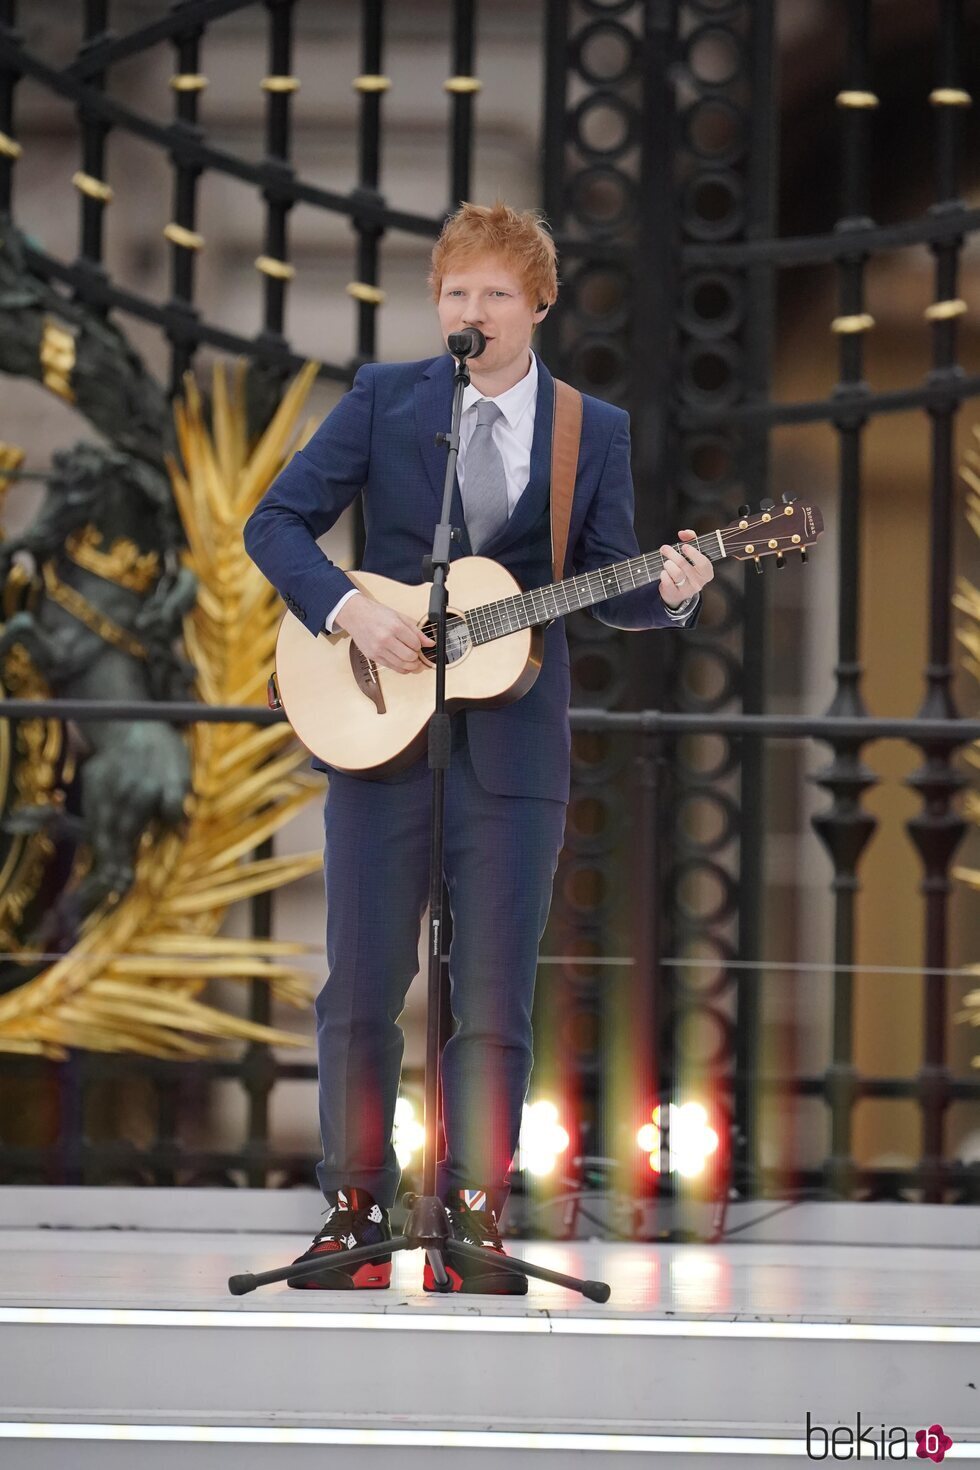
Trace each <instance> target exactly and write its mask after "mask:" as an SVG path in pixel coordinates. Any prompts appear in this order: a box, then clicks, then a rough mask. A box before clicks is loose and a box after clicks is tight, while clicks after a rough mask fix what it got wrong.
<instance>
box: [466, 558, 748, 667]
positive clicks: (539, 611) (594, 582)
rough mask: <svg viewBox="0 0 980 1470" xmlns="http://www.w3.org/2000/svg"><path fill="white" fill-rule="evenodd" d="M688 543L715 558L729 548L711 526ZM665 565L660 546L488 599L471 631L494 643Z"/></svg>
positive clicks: (635, 583) (473, 612)
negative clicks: (526, 589)
mask: <svg viewBox="0 0 980 1470" xmlns="http://www.w3.org/2000/svg"><path fill="white" fill-rule="evenodd" d="M680 544H681V543H678V549H679V547H680ZM684 544H686V545H689V546H696V547H697V549H698V550H699V551H701V552H703V553H704V555H705V556H706V557H708V559H709V560H710V561H722V560H723V559H724V557H725V556H726V554H727V553H726V551H725V543H724V541H723V539H722V535H721V532H720V531H711V532H710V533H709V534H708V535H706V536H699V537H698V538H697V540H696V541H691V542H686V543H684ZM663 569H664V559H663V557H662V556H661V555H660V552H659V551H650V552H647V553H646V555H644V556H633V557H630V559H629V560H628V561H618V562H613V563H611V564H610V565H609V566H607V567H599V568H597V570H596V571H594V572H582V573H580V575H579V576H577V577H566V578H565V580H564V581H563V582H552V583H550V584H549V585H548V586H547V587H534V588H532V589H531V591H530V592H522V593H521V594H520V595H519V596H516V597H503V598H501V599H500V601H499V602H487V603H484V604H483V606H482V607H473V608H470V609H469V610H468V612H467V614H466V621H467V623H468V625H469V629H470V637H471V638H472V640H473V642H474V643H492V642H493V640H494V639H495V638H504V637H506V636H507V634H508V633H517V632H519V631H520V630H521V629H522V628H537V627H540V625H541V624H542V623H550V622H551V621H552V620H553V619H554V618H564V617H567V615H568V614H569V613H572V612H578V611H580V610H581V609H582V608H583V607H591V606H592V605H593V603H596V602H605V600H606V598H607V597H617V596H618V595H619V594H620V593H621V592H633V591H635V590H636V588H637V587H647V586H649V584H650V583H651V582H655V581H657V580H658V578H659V577H660V573H661V572H662V571H663Z"/></svg>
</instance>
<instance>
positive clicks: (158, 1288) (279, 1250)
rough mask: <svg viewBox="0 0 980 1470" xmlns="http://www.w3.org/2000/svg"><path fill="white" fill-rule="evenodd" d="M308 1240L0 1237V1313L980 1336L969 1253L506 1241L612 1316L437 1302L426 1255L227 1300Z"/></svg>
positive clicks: (539, 1305)
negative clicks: (819, 1328) (338, 1284)
mask: <svg viewBox="0 0 980 1470" xmlns="http://www.w3.org/2000/svg"><path fill="white" fill-rule="evenodd" d="M308 1243H309V1242H308V1240H307V1239H306V1238H304V1236H301V1235H292V1234H290V1235H279V1234H275V1235H267V1234H258V1233H248V1234H241V1235H230V1234H228V1233H210V1232H208V1233H201V1234H196V1233H189V1232H175V1231H161V1232H158V1233H156V1232H153V1231H148V1230H138V1231H119V1230H70V1231H62V1230H16V1229H8V1230H0V1307H3V1308H4V1309H8V1311H9V1309H12V1308H21V1309H23V1308H35V1309H37V1308H55V1307H57V1308H69V1307H73V1308H80V1309H81V1308H88V1309H99V1308H102V1309H106V1308H111V1309H113V1310H114V1311H119V1310H125V1309H130V1310H132V1309H143V1310H147V1311H198V1312H202V1311H203V1312H214V1311H221V1312H227V1311H231V1312H283V1311H288V1312H303V1313H309V1312H312V1313H319V1312H338V1311H339V1312H343V1313H350V1312H351V1311H356V1312H365V1313H375V1312H417V1311H424V1312H429V1313H433V1312H435V1313H439V1314H442V1313H445V1312H449V1313H457V1314H458V1313H462V1314H465V1315H467V1316H472V1315H473V1314H478V1315H481V1316H500V1315H503V1316H514V1315H516V1316H523V1317H534V1316H541V1315H547V1316H554V1315H556V1314H558V1315H561V1316H566V1317H567V1316H575V1317H588V1318H593V1319H599V1320H603V1319H608V1318H616V1319H621V1320H628V1319H632V1320H634V1321H642V1320H649V1321H651V1322H652V1321H661V1322H662V1323H664V1324H669V1322H670V1320H671V1319H675V1320H676V1319H679V1318H680V1319H704V1320H708V1321H712V1322H715V1323H724V1322H740V1323H743V1324H747V1323H751V1322H760V1321H761V1322H767V1323H772V1322H779V1321H782V1322H786V1323H804V1322H811V1323H818V1322H830V1323H833V1322H836V1323H848V1322H855V1321H860V1322H862V1323H867V1324H872V1323H903V1324H906V1325H916V1324H918V1325H920V1326H947V1327H949V1326H957V1325H959V1326H974V1327H978V1328H980V1269H978V1264H977V1252H976V1249H975V1248H972V1247H970V1246H962V1247H959V1248H957V1247H953V1246H946V1247H943V1248H940V1249H934V1248H928V1247H908V1246H894V1247H888V1246H881V1245H874V1246H872V1245H851V1246H845V1245H827V1246H820V1245H773V1244H766V1245H739V1244H735V1243H732V1244H730V1245H719V1246H707V1245H628V1244H603V1243H596V1242H573V1243H568V1244H564V1243H556V1242H552V1241H547V1242H545V1241H536V1242H527V1241H508V1242H507V1243H506V1244H507V1249H508V1251H509V1252H510V1253H512V1254H514V1255H517V1256H521V1257H523V1258H524V1259H526V1260H528V1261H533V1262H535V1263H536V1264H538V1265H541V1266H547V1267H549V1268H550V1269H551V1270H554V1271H562V1272H565V1273H566V1274H568V1275H573V1276H581V1277H587V1278H591V1279H593V1280H595V1279H598V1280H602V1281H606V1282H608V1284H609V1286H610V1287H611V1288H612V1295H611V1297H610V1300H609V1302H608V1303H607V1304H606V1305H605V1306H597V1305H595V1304H594V1303H591V1302H588V1301H586V1300H585V1299H584V1298H582V1297H580V1296H578V1295H576V1294H574V1293H572V1292H568V1291H566V1290H565V1289H564V1288H562V1287H560V1286H552V1285H550V1284H548V1283H547V1282H541V1281H531V1282H530V1283H529V1292H528V1295H527V1296H526V1297H510V1298H504V1299H502V1300H501V1299H495V1298H493V1297H459V1296H440V1297H435V1296H430V1295H426V1294H424V1293H423V1291H422V1287H421V1277H422V1265H423V1258H422V1255H421V1252H417V1251H416V1252H406V1253H404V1254H402V1255H396V1256H395V1258H394V1263H393V1272H392V1284H391V1287H390V1289H388V1290H387V1291H363V1292H358V1293H356V1295H354V1294H351V1293H347V1292H342V1293H331V1292H307V1291H302V1292H301V1291H292V1290H290V1288H289V1287H287V1286H286V1285H285V1283H283V1282H280V1283H277V1284H274V1285H272V1286H265V1287H262V1288H260V1289H259V1290H257V1291H255V1292H252V1293H251V1294H250V1295H248V1296H247V1297H233V1296H231V1295H230V1294H229V1292H228V1289H227V1281H228V1277H229V1276H231V1275H233V1274H234V1273H236V1272H241V1271H267V1270H270V1269H272V1268H274V1267H276V1266H283V1265H286V1264H287V1263H288V1262H289V1261H291V1260H292V1259H293V1258H294V1257H295V1256H297V1255H299V1254H300V1253H301V1252H302V1251H303V1250H305V1249H306V1246H307V1244H308ZM5 1315H6V1314H5ZM7 1320H10V1318H9V1315H7ZM978 1410H980V1398H978Z"/></svg>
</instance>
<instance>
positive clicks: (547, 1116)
mask: <svg viewBox="0 0 980 1470" xmlns="http://www.w3.org/2000/svg"><path fill="white" fill-rule="evenodd" d="M569 1141H570V1140H569V1137H568V1133H567V1131H566V1130H565V1129H564V1128H563V1127H562V1126H561V1123H560V1122H559V1121H558V1109H557V1108H556V1107H555V1104H554V1103H553V1102H549V1101H548V1100H547V1099H546V1098H542V1099H540V1100H539V1101H538V1102H535V1103H531V1105H530V1107H529V1106H528V1105H527V1103H525V1104H524V1112H523V1115H522V1119H521V1142H520V1148H519V1152H518V1159H519V1167H520V1168H521V1169H523V1170H525V1171H526V1172H527V1173H528V1174H537V1175H539V1176H543V1175H545V1174H550V1173H552V1171H553V1170H554V1167H555V1165H556V1164H557V1162H558V1158H559V1155H560V1154H563V1153H564V1152H565V1150H566V1149H567V1148H568V1145H569Z"/></svg>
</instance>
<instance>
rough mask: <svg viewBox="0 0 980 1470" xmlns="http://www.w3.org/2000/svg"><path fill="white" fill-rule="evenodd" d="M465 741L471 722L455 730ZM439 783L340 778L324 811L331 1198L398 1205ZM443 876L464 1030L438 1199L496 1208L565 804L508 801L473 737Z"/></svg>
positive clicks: (527, 1068)
mask: <svg viewBox="0 0 980 1470" xmlns="http://www.w3.org/2000/svg"><path fill="white" fill-rule="evenodd" d="M454 725H455V726H456V727H457V732H461V731H465V724H464V721H463V720H462V719H459V718H457V719H456V720H455V721H454ZM431 781H432V778H431V774H430V773H429V771H428V769H427V764H426V762H425V761H424V760H423V761H421V762H419V763H418V766H417V767H413V768H412V771H411V773H409V777H408V779H406V780H402V781H395V782H383V781H362V780H358V779H357V778H355V777H350V776H344V775H339V774H337V775H334V776H332V777H331V780H330V787H329V791H328V794H327V801H326V807H325V815H324V821H325V831H326V856H325V872H326V889H327V965H328V977H327V982H326V984H325V985H324V987H323V989H322V990H321V991H320V994H319V996H318V997H317V1001H316V1017H317V1046H318V1066H319V1085H320V1133H321V1140H322V1143H323V1162H322V1163H321V1164H320V1165H319V1166H318V1168H317V1177H318V1180H319V1183H320V1187H321V1189H323V1190H324V1191H326V1190H331V1189H338V1188H341V1187H343V1186H344V1185H347V1186H354V1187H360V1188H363V1189H367V1190H369V1191H370V1193H371V1194H372V1195H373V1196H374V1198H375V1199H376V1200H377V1201H378V1203H379V1204H380V1205H382V1206H383V1207H385V1208H390V1207H391V1205H392V1204H393V1203H394V1201H395V1197H396V1194H397V1190H398V1184H399V1179H400V1170H399V1167H398V1162H397V1159H396V1157H395V1152H394V1147H393V1145H392V1141H391V1133H392V1125H393V1119H394V1110H395V1102H396V1099H397V1096H398V1082H399V1075H400V1071H401V1061H402V1051H403V1046H404V1038H403V1035H402V1031H401V1028H400V1026H399V1025H398V1024H397V1018H398V1016H399V1014H400V1012H401V1010H402V1008H403V1006H404V1003H405V996H406V992H407V990H408V987H409V985H410V983H411V981H412V978H413V976H414V975H415V973H416V971H417V969H418V967H419V964H418V944H419V935H420V930H421V920H422V915H423V913H424V911H425V908H426V905H427V903H428V895H429V843H430V827H431V822H430V817H431V805H430V804H431ZM445 812H446V815H445V854H444V873H445V878H446V883H447V886H448V889H449V899H450V909H451V912H452V918H453V939H452V945H451V949H450V955H449V975H450V988H451V1001H452V1011H453V1017H454V1020H455V1023H456V1029H455V1032H454V1034H453V1035H452V1036H451V1037H450V1039H449V1040H448V1041H447V1043H446V1046H445V1051H444V1053H443V1069H442V1085H443V1112H444V1118H445V1126H446V1155H445V1157H444V1158H443V1159H442V1160H441V1161H440V1166H439V1175H438V1185H437V1187H438V1190H439V1194H440V1196H441V1197H444V1196H445V1194H446V1193H447V1191H448V1190H450V1189H453V1188H461V1187H467V1188H483V1189H486V1190H487V1191H488V1194H489V1197H490V1202H491V1204H492V1205H493V1206H494V1207H495V1208H497V1209H498V1211H499V1209H500V1208H501V1207H502V1205H503V1202H504V1200H505V1199H506V1197H507V1184H506V1175H507V1171H508V1169H509V1167H510V1163H511V1160H512V1158H513V1155H514V1153H515V1151H516V1148H517V1142H518V1136H519V1133H520V1124H521V1109H522V1106H523V1103H524V1099H525V1096H526V1094H527V1085H528V1079H529V1076H530V1072H531V1061H532V1051H531V1002H532V999H533V994H534V980H535V973H536V969H537V958H538V945H539V942H540V939H541V935H542V933H543V932H544V927H545V922H546V920H547V917H548V909H549V906H550V903H551V890H552V884H553V881H554V875H555V868H556V866H557V863H558V854H559V852H560V850H561V844H562V838H563V835H564V827H565V804H564V802H560V801H552V800H546V799H544V798H536V797H513V796H496V795H494V794H493V793H491V792H489V791H486V790H484V788H483V787H482V786H481V785H480V783H479V781H478V780H477V778H476V775H475V773H474V770H473V765H472V762H471V760H470V755H469V750H468V748H467V745H466V740H465V735H463V736H462V738H460V735H459V733H457V738H456V740H455V741H454V749H453V755H452V762H451V765H450V768H449V772H448V775H447V779H446V801H445Z"/></svg>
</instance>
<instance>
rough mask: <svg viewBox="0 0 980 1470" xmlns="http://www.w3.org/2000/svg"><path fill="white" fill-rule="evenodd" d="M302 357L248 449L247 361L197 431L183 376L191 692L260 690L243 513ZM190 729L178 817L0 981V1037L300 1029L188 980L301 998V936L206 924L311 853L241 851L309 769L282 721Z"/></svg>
mask: <svg viewBox="0 0 980 1470" xmlns="http://www.w3.org/2000/svg"><path fill="white" fill-rule="evenodd" d="M315 372H316V369H315V365H309V366H307V367H306V368H305V369H304V370H303V371H302V372H301V373H300V374H299V375H298V376H297V378H296V379H295V381H294V382H293V383H292V384H291V385H290V387H289V389H288V390H287V392H286V394H285V395H284V397H283V400H282V402H281V404H280V406H279V408H278V410H277V412H276V414H275V416H274V418H273V419H272V421H271V423H270V424H269V426H268V428H267V429H266V430H265V432H264V433H263V434H262V435H261V437H260V438H259V440H258V441H257V443H256V444H255V445H254V446H253V447H252V448H251V449H249V447H248V444H247V436H246V428H245V424H246V415H245V373H244V367H240V368H239V370H238V371H237V372H236V374H235V376H234V380H233V383H232V384H231V386H230V387H229V385H228V382H227V379H226V375H225V373H224V370H223V369H222V368H221V367H220V366H219V367H218V368H216V370H215V374H214V389H213V409H212V429H211V430H210V431H209V429H208V427H207V425H206V423H205V419H204V414H203V410H202V404H201V398H200V394H199V392H198V389H197V385H196V383H195V381H194V380H193V378H192V377H190V376H188V377H187V379H186V380H185V396H184V399H183V401H182V402H179V403H178V404H177V405H176V409H175V415H176V427H177V439H178V444H179V448H180V461H181V462H180V463H179V464H178V463H176V462H171V463H170V465H169V469H170V474H171V480H172V484H173V489H174V496H175V499H176V502H177V505H178V507H179V510H180V514H181V517H182V520H183V524H184V528H185V531H186V535H187V543H188V550H187V552H186V562H187V565H188V566H189V567H190V569H191V570H192V571H193V572H194V574H195V576H196V577H197V579H198V584H199V596H198V600H197V603H196V605H195V607H194V608H193V609H192V611H191V612H190V613H189V615H188V616H187V618H186V620H185V628H184V636H185V644H186V648H187V651H188V653H189V655H190V657H191V659H192V661H193V663H194V665H195V668H196V671H197V691H198V694H199V697H200V699H201V701H202V703H204V704H212V705H215V704H222V705H223V704H254V705H261V704H262V703H263V702H264V693H265V682H266V676H267V673H268V670H269V668H270V667H271V666H272V659H273V649H274V645H275V637H276V631H277V628H278V624H279V620H280V618H281V616H282V606H281V603H280V601H279V599H278V597H277V596H276V594H275V592H274V590H273V589H272V588H271V587H270V586H269V585H268V583H267V582H266V581H265V579H264V578H263V577H262V575H261V573H260V572H259V571H258V570H257V569H256V568H255V567H254V566H253V565H252V563H251V562H250V561H249V559H248V557H247V556H246V554H245V550H244V547H243V545H242V537H241V528H242V525H243V523H244V521H245V519H246V517H247V516H248V515H249V513H250V512H251V510H252V509H253V508H254V506H255V505H256V503H257V502H258V500H259V499H260V497H261V496H262V494H263V493H264V491H265V489H266V487H267V486H268V485H269V483H270V482H271V481H272V479H273V478H274V477H275V475H276V474H277V473H278V471H279V469H280V468H281V466H282V464H283V463H284V462H285V460H286V458H288V453H289V449H290V445H291V442H292V440H293V436H294V433H295V430H296V427H297V423H298V421H299V416H300V414H301V412H302V408H303V404H304V402H305V399H306V396H307V394H308V392H309V389H310V386H311V384H312V382H313V379H314V377H315ZM89 549H92V548H89ZM38 726H39V732H42V731H43V729H44V726H43V725H41V722H38ZM188 739H189V741H190V743H191V748H192V756H193V771H194V782H193V795H192V797H191V799H190V801H189V803H188V807H189V810H188V819H187V824H186V827H185V828H184V829H183V830H182V831H180V832H167V833H158V832H155V831H153V830H152V829H151V830H148V831H146V832H145V833H144V834H143V838H142V843H141V849H140V853H139V856H138V859H137V863H136V877H135V881H134V883H133V886H132V888H131V889H130V890H129V892H127V893H126V894H125V895H123V897H122V898H121V899H120V901H119V902H118V903H116V904H114V905H113V904H105V905H103V906H102V907H101V908H100V909H99V910H97V911H96V912H95V913H94V914H92V915H91V916H90V917H89V919H88V921H87V922H86V924H85V926H84V928H83V931H82V933H81V936H80V938H79V939H78V941H77V942H76V943H75V945H74V946H73V947H72V949H71V950H70V952H68V953H67V954H65V955H63V956H61V957H60V958H59V959H57V960H56V961H54V962H53V963H51V964H49V965H48V966H47V968H45V969H44V970H43V971H42V972H41V973H39V974H38V975H36V976H34V978H32V979H30V980H28V981H27V982H26V983H25V984H23V985H21V986H20V987H19V988H18V989H16V990H14V991H11V992H8V993H7V994H6V995H4V996H3V997H2V998H0V1051H18V1052H32V1053H37V1054H42V1055H46V1056H50V1057H63V1056H64V1055H65V1050H66V1048H68V1047H81V1048H88V1049H91V1050H95V1051H131V1052H139V1053H142V1054H144V1055H147V1056H156V1057H169V1058H182V1057H183V1058H189V1057H199V1056H204V1055H208V1054H210V1053H211V1052H212V1051H213V1049H214V1047H215V1044H216V1043H218V1042H221V1041H226V1040H231V1039H238V1040H256V1041H265V1042H269V1043H278V1044H286V1045H288V1044H293V1045H295V1044H303V1039H302V1038H300V1037H297V1036H295V1035H294V1034H292V1033H290V1032H288V1031H280V1030H277V1029H275V1028H273V1027H269V1026H262V1025H259V1024H256V1023H254V1022H251V1021H248V1020H244V1019H242V1018H240V1017H238V1016H236V1015H233V1014H231V1013H230V1012H227V1011H225V1010H222V1009H220V1008H219V1007H218V1006H216V1005H214V1004H211V1003H209V1002H208V1000H207V999H205V998H202V991H203V990H204V988H205V986H206V984H207V982H208V981H209V980H211V979H214V978H219V977H220V978H232V979H236V980H253V979H262V980H265V981H267V982H268V983H269V985H270V987H271V989H272V991H273V993H274V994H275V995H276V996H277V997H278V998H279V999H281V1000H284V1001H286V1002H287V1003H289V1004H291V1005H295V1006H297V1007H305V1006H306V1005H307V1004H308V1003H309V999H310V987H309V983H308V976H307V974H306V972H305V971H304V970H302V969H301V968H300V967H298V966H297V965H296V963H295V960H296V957H297V956H298V955H299V954H301V953H303V951H304V947H303V946H302V945H299V944H293V943H288V942H283V941H277V940H271V939H233V938H229V937H227V936H225V935H223V934H222V933H221V932H220V930H221V927H222V924H223V921H224V919H225V917H226V915H227V913H228V911H229V909H230V908H231V906H232V905H233V904H235V903H237V902H239V901H241V900H242V899H247V898H250V897H252V896H253V895H255V894H258V893H265V892H269V891H270V890H272V889H275V888H279V887H281V886H283V885H284V884H286V883H290V882H292V881H294V880H296V879H299V878H302V877H304V876H306V875H308V874H311V873H313V872H316V871H318V870H319V868H320V865H321V856H320V854H319V853H309V854H303V855H301V856H298V857H271V858H256V857H254V856H253V854H254V853H255V850H256V849H257V848H258V847H260V845H261V844H262V843H263V842H264V841H266V839H268V838H271V837H272V836H273V835H274V834H275V833H276V832H277V831H279V829H280V828H282V827H283V826H284V825H285V824H286V823H287V822H288V821H289V820H290V819H291V818H292V817H293V816H294V815H295V814H296V812H298V811H299V810H300V808H301V807H303V806H305V805H306V803H307V802H308V801H309V800H310V799H311V798H312V797H313V796H314V795H316V794H318V792H319V790H320V785H321V783H320V782H319V780H318V779H317V778H316V777H314V776H311V775H310V774H308V773H307V772H305V771H304V770H303V769H302V768H303V767H304V766H305V764H306V760H307V756H306V752H305V751H304V750H303V749H302V748H301V747H299V746H298V745H297V743H296V741H295V738H294V737H293V735H292V732H291V731H290V729H289V727H288V725H285V724H278V725H271V726H265V727H261V726H255V725H251V724H205V723H202V724H198V725H194V726H191V727H189V734H188ZM39 754H40V752H39Z"/></svg>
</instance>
